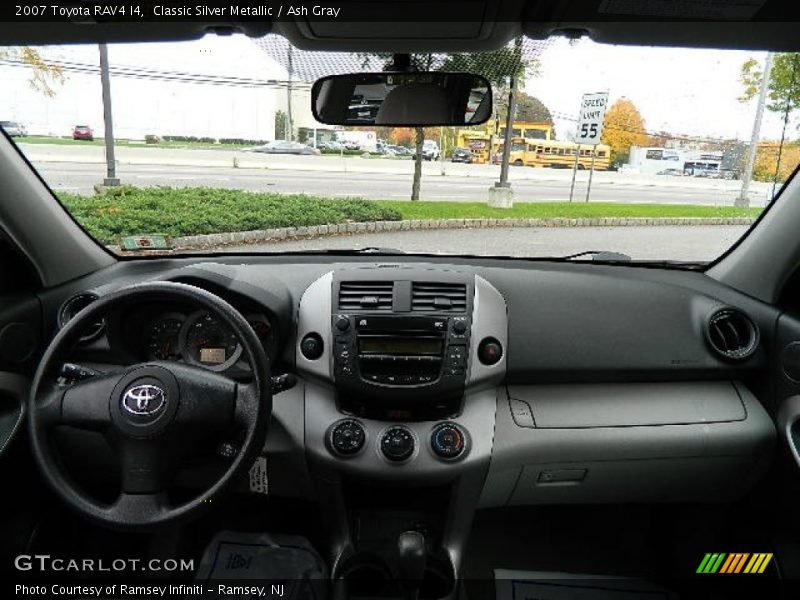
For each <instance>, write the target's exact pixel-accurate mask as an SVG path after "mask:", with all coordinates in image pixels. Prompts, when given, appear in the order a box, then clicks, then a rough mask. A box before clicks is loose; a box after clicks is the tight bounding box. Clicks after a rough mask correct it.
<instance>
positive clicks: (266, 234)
mask: <svg viewBox="0 0 800 600" xmlns="http://www.w3.org/2000/svg"><path fill="white" fill-rule="evenodd" d="M754 221H755V219H754V218H749V217H736V218H715V217H712V218H708V217H657V218H648V217H598V218H580V219H566V218H561V217H556V218H550V219H513V218H503V219H413V220H406V221H369V222H359V223H355V222H350V223H340V224H338V225H308V226H300V227H276V228H272V229H256V230H253V231H234V232H228V233H210V234H201V235H187V236H181V237H175V238H172V244H173V250H195V249H202V248H213V247H219V246H230V245H244V244H255V243H270V242H281V241H285V240H294V239H304V238H317V237H329V236H336V235H350V234H363V233H379V232H384V231H413V230H419V229H493V228H508V227H565V228H569V227H665V226H698V225H720V226H724V225H728V226H731V225H751V224H752V223H753V222H754ZM109 248H111V249H112V250H114V251H117V252H119V251H120V250H119V247H118V246H109ZM124 253H125V254H134V252H128V251H126V252H124ZM147 254H153V253H152V252H147Z"/></svg>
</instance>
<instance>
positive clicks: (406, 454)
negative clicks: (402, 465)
mask: <svg viewBox="0 0 800 600" xmlns="http://www.w3.org/2000/svg"><path fill="white" fill-rule="evenodd" d="M414 446H415V442H414V435H413V434H412V433H411V432H410V431H409V430H408V429H406V428H405V427H391V428H389V429H387V430H386V432H385V433H384V434H383V436H381V452H383V455H384V456H385V457H386V458H388V459H389V460H391V461H392V462H402V461H404V460H408V459H409V458H411V455H412V454H414Z"/></svg>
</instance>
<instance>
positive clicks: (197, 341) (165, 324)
mask: <svg viewBox="0 0 800 600" xmlns="http://www.w3.org/2000/svg"><path fill="white" fill-rule="evenodd" d="M242 314H243V315H244V317H245V319H247V322H248V323H250V326H251V327H252V328H253V330H254V331H255V332H256V335H257V336H258V339H259V340H261V343H262V345H263V347H264V351H265V352H266V353H267V355H268V356H269V357H270V358H271V359H274V358H275V357H276V355H277V350H278V348H277V346H278V340H277V337H278V332H277V328H276V327H275V324H274V323H273V321H272V320H271V318H270V316H269V315H268V314H266V313H265V312H255V311H254V312H246V311H242ZM109 333H110V341H111V343H112V346H116V347H117V349H120V350H122V351H123V352H124V353H126V354H129V355H132V356H131V358H132V359H133V360H135V361H143V360H169V361H180V362H184V363H187V364H190V365H195V366H199V367H203V368H205V369H208V370H209V371H217V372H222V371H229V370H230V371H235V370H237V369H241V370H247V369H249V367H248V365H247V362H246V361H245V360H244V359H243V356H242V346H241V344H240V343H239V339H238V338H237V336H236V334H235V333H234V332H233V330H232V329H231V328H230V327H228V326H227V325H226V324H225V322H224V321H223V320H222V319H220V318H219V317H218V316H217V315H215V314H213V313H211V312H209V311H208V310H204V309H199V310H198V309H197V308H196V307H191V306H182V305H180V306H179V305H175V306H160V305H151V306H140V307H138V308H137V309H135V310H132V311H130V312H128V313H127V314H124V315H120V318H119V319H118V320H117V326H116V327H112V331H110V332H109ZM115 334H116V335H115ZM114 340H116V343H115V342H114Z"/></svg>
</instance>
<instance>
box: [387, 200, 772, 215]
mask: <svg viewBox="0 0 800 600" xmlns="http://www.w3.org/2000/svg"><path fill="white" fill-rule="evenodd" d="M380 204H381V205H382V206H388V207H391V208H393V209H395V210H397V211H399V212H400V214H401V215H403V219H484V218H490V219H501V218H503V217H508V218H515V219H548V218H557V217H561V218H566V219H580V218H602V217H629V218H634V217H644V218H658V217H665V218H669V217H706V218H709V217H716V218H730V217H757V216H758V215H759V214H760V213H761V210H762V209H760V208H733V207H716V206H698V205H678V204H623V203H615V202H526V203H522V202H517V203H516V204H514V207H513V208H511V209H503V208H489V207H488V206H487V205H486V204H484V203H481V202H439V201H437V202H425V201H420V202H398V201H397V200H392V201H381V202H380Z"/></svg>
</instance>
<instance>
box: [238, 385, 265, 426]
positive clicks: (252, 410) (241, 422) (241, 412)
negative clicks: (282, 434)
mask: <svg viewBox="0 0 800 600" xmlns="http://www.w3.org/2000/svg"><path fill="white" fill-rule="evenodd" d="M259 402H260V397H259V391H258V388H257V387H256V385H255V383H246V384H239V385H237V386H236V410H235V413H234V421H235V422H236V424H237V425H238V426H240V427H243V428H249V427H252V425H253V423H254V422H255V420H256V417H257V416H258V411H259Z"/></svg>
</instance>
